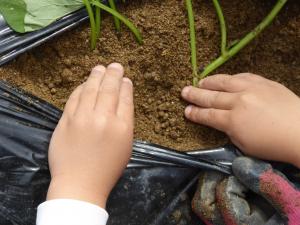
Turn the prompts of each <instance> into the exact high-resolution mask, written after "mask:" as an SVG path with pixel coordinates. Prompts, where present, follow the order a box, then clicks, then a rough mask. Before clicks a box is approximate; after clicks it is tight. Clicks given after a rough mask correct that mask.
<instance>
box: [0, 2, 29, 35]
mask: <svg viewBox="0 0 300 225" xmlns="http://www.w3.org/2000/svg"><path fill="white" fill-rule="evenodd" d="M0 13H1V14H2V15H3V17H4V18H5V21H6V22H7V24H8V25H9V26H10V27H11V28H12V29H13V30H15V31H17V32H19V33H24V32H25V29H24V18H25V14H26V4H25V2H24V1H23V0H14V1H12V0H1V1H0Z"/></svg>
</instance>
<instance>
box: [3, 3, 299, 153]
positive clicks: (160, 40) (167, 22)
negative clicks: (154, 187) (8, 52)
mask: <svg viewBox="0 0 300 225" xmlns="http://www.w3.org/2000/svg"><path fill="white" fill-rule="evenodd" d="M194 2H195V3H194V4H195V5H194V7H195V12H196V24H197V34H198V55H199V64H200V65H201V67H203V66H205V65H207V63H209V62H210V61H211V60H212V59H214V58H215V57H217V56H218V54H219V42H220V41H219V40H220V34H219V26H218V20H217V18H216V15H215V10H214V8H213V5H212V1H204V0H199V1H194ZM221 3H222V5H223V8H224V13H225V16H226V19H227V22H228V26H229V39H230V40H231V41H234V40H236V39H238V38H239V37H241V36H243V35H244V34H246V33H247V32H248V31H250V30H251V29H252V28H253V27H255V26H256V25H257V24H258V23H259V22H260V21H261V19H262V18H263V17H264V16H265V15H266V14H267V13H268V12H269V10H270V9H271V7H272V5H273V4H274V3H275V1H274V0H268V1H261V0H244V1H240V0H232V1H222V2H221ZM120 11H121V12H122V13H123V14H125V15H126V16H128V17H129V18H130V19H131V20H132V21H133V22H134V23H135V24H136V25H137V26H138V27H139V29H140V30H141V31H142V34H143V36H144V42H145V43H144V45H142V46H139V45H138V44H137V43H136V42H135V41H134V38H133V36H132V34H131V33H130V32H129V31H128V30H127V29H125V28H123V31H122V33H121V34H116V32H115V30H114V27H113V23H112V19H111V17H110V16H106V17H105V19H104V21H103V28H102V37H101V38H100V42H99V44H98V46H97V49H96V50H94V51H92V52H91V51H90V49H89V46H90V45H89V28H88V24H86V25H84V26H82V27H79V28H78V29H76V30H74V31H72V32H69V33H67V34H65V35H63V36H61V37H59V38H56V39H55V40H53V41H50V42H49V43H47V44H45V45H43V46H41V47H39V48H37V49H35V50H33V51H31V52H29V53H26V54H24V55H22V56H21V57H19V58H18V59H17V60H15V61H14V62H12V63H10V64H9V65H6V66H4V67H2V68H0V78H2V79H5V80H7V81H9V82H11V83H13V84H15V85H17V86H19V87H21V88H23V89H25V90H27V91H30V92H32V93H33V94H35V95H37V96H39V97H41V98H43V99H45V100H47V101H49V102H51V103H53V104H54V105H56V106H58V107H60V108H63V106H64V104H65V102H66V101H67V98H68V96H69V94H70V93H71V91H72V90H73V89H74V88H75V87H76V86H77V85H79V84H80V83H81V82H83V81H84V80H85V79H86V77H87V76H88V74H89V71H90V69H91V68H92V67H93V66H94V65H96V64H104V65H107V64H108V63H111V62H113V61H118V62H120V63H122V64H123V65H124V66H125V68H126V75H127V76H128V77H130V78H132V79H133V81H134V85H135V106H136V128H135V138H136V139H142V140H147V141H151V142H154V143H158V144H162V145H165V146H169V147H173V148H176V149H180V150H184V149H194V148H203V147H208V146H216V145H220V144H222V143H224V142H226V141H227V140H226V137H225V135H223V134H221V133H219V132H217V131H214V130H212V129H209V128H206V127H203V126H198V125H195V124H193V123H190V122H188V121H187V120H185V119H184V117H183V110H184V107H185V106H186V103H185V102H183V101H182V100H181V98H180V91H181V89H182V87H184V86H185V85H187V84H190V81H191V80H192V78H191V66H190V53H189V35H188V24H187V17H186V10H185V3H184V1H183V0H180V1H179V0H136V1H128V2H127V3H126V4H125V5H122V6H121V7H120ZM299 54H300V5H299V2H298V0H289V2H288V3H287V6H286V7H285V9H284V10H283V11H282V12H281V13H280V16H279V17H278V19H276V21H275V22H274V23H273V24H272V26H271V27H269V28H268V30H267V31H265V32H264V33H263V34H262V35H261V36H260V37H259V38H258V39H256V40H255V41H254V42H253V43H251V45H249V46H248V47H247V48H246V49H244V50H243V51H242V52H241V53H240V54H239V55H238V56H237V57H235V58H234V59H233V60H231V61H230V62H229V63H227V64H226V65H225V66H223V67H221V68H220V69H219V70H218V71H217V72H220V73H229V74H235V73H239V72H252V73H257V74H260V75H263V76H265V77H267V78H270V79H273V80H276V81H279V82H281V83H283V84H285V85H286V86H288V87H289V88H290V89H292V90H293V91H295V92H296V93H297V94H299V95H300V57H299Z"/></svg>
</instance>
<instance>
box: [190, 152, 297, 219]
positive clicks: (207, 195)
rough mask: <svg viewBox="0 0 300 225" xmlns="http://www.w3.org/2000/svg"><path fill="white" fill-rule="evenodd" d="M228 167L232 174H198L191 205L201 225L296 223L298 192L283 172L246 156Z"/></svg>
mask: <svg viewBox="0 0 300 225" xmlns="http://www.w3.org/2000/svg"><path fill="white" fill-rule="evenodd" d="M232 170H233V174H234V175H235V176H229V177H226V176H224V175H223V174H220V173H218V172H205V173H203V174H201V176H200V180H199V185H198V188H197V191H196V193H195V196H194V199H193V202H192V208H193V211H194V212H195V213H196V214H197V215H198V216H199V217H200V218H201V219H202V220H203V221H204V222H205V224H207V225H235V224H236V225H242V224H243V225H244V224H247V225H248V224H249V225H252V224H253V225H254V224H255V225H261V224H264V225H279V224H280V225H281V224H288V225H299V224H300V191H299V190H298V189H297V188H296V187H295V186H294V185H293V184H292V183H290V182H289V181H288V180H287V178H286V177H285V176H284V175H283V174H281V173H280V172H278V171H276V170H273V168H272V166H271V165H270V164H268V163H266V162H263V161H259V160H254V159H250V158H247V157H239V158H237V159H236V160H235V161H234V162H233V165H232ZM250 190H251V191H252V192H251V191H250ZM253 192H254V193H256V194H254V193H253ZM267 202H268V204H266V203H267ZM270 205H271V206H272V207H270ZM274 209H275V210H274Z"/></svg>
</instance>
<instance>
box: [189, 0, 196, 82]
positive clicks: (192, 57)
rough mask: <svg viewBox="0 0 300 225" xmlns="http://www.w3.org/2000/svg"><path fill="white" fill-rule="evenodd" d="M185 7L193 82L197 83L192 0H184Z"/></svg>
mask: <svg viewBox="0 0 300 225" xmlns="http://www.w3.org/2000/svg"><path fill="white" fill-rule="evenodd" d="M186 8H187V12H188V19H189V27H190V47H191V62H192V68H193V84H194V85H196V84H197V83H198V66H197V48H196V32H195V19H194V12H193V5H192V0H186Z"/></svg>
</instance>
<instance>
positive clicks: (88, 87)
mask: <svg viewBox="0 0 300 225" xmlns="http://www.w3.org/2000/svg"><path fill="white" fill-rule="evenodd" d="M105 70H106V69H105V67H104V66H96V67H94V68H93V69H92V71H91V74H90V76H89V77H88V79H87V81H86V82H85V83H84V85H83V89H82V92H81V95H80V100H79V104H78V108H77V113H80V112H86V110H93V109H94V107H95V105H96V100H97V95H98V91H99V87H100V84H101V82H102V79H103V76H104V73H105Z"/></svg>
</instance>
